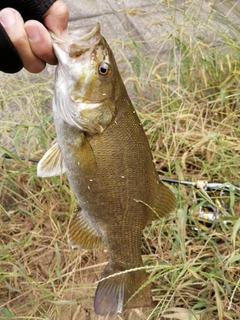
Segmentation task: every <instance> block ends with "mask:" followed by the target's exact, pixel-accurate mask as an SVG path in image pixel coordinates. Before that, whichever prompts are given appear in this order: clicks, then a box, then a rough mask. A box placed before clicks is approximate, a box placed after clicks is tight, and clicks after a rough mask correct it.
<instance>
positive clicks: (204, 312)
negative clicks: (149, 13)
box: [0, 2, 240, 320]
mask: <svg viewBox="0 0 240 320" xmlns="http://www.w3.org/2000/svg"><path fill="white" fill-rule="evenodd" d="M189 3H190V2H189ZM166 6H169V7H168V9H169V14H170V16H171V15H172V16H171V17H172V20H171V19H170V20H171V21H170V20H169V21H170V22H169V23H173V26H174V28H173V29H172V32H171V33H168V34H167V35H166V36H164V37H163V38H161V39H158V41H159V42H158V43H157V46H158V47H162V46H163V44H164V43H168V44H169V50H168V51H167V53H165V55H164V56H161V55H160V54H157V53H156V51H155V55H154V58H151V59H150V58H149V57H150V56H151V54H152V53H149V52H147V54H146V55H145V53H146V52H145V51H144V46H143V43H141V42H139V41H137V40H134V41H133V40H132V39H125V42H124V45H125V47H126V50H127V48H128V50H130V51H131V50H132V52H134V53H136V52H137V54H135V58H134V59H133V60H125V63H126V64H127V68H126V71H125V73H123V76H124V79H125V82H126V85H127V86H128V88H129V90H130V91H131V96H132V98H133V102H134V104H135V106H136V109H137V110H138V113H139V116H140V118H141V120H142V122H143V124H144V128H145V130H146V134H147V136H148V138H149V141H150V145H151V148H152V151H153V156H154V161H155V164H156V167H157V169H158V171H159V173H160V176H162V177H163V176H165V177H172V178H175V179H181V180H189V181H197V180H208V181H212V180H215V181H222V182H230V183H232V184H236V185H239V162H240V156H239V138H240V127H239V119H240V111H239V99H240V95H239V92H240V90H239V86H240V73H239V61H240V59H239V58H240V49H239V46H238V43H237V41H236V39H239V35H240V32H239V29H238V26H237V24H236V23H234V22H233V20H231V18H230V17H229V16H227V15H226V16H224V15H222V16H221V19H224V20H223V23H226V24H227V26H228V29H226V30H227V31H226V30H225V29H224V28H223V29H221V28H214V25H213V24H211V21H212V20H211V17H209V21H208V23H205V22H204V21H203V20H201V19H202V17H200V15H197V16H196V15H195V16H194V18H196V19H193V16H192V15H191V12H192V11H191V9H192V10H195V7H194V6H193V4H191V5H189V7H188V10H186V8H185V9H184V10H185V11H184V12H183V17H184V23H182V21H181V23H180V22H177V20H174V19H173V18H174V14H175V13H176V12H180V13H182V10H183V9H182V8H181V7H179V8H177V7H175V4H174V3H173V2H166ZM235 10H236V9H235ZM199 12H200V11H199ZM172 21H173V22H172ZM191 22H192V23H193V24H194V26H195V27H196V26H197V27H198V29H199V30H200V31H203V33H201V35H200V36H199V35H198V36H197V35H195V34H192V33H191V32H190V31H189V28H185V27H184V26H185V25H186V26H189V25H190V23H191ZM153 23H154V24H155V25H157V24H158V23H159V21H153ZM224 30H225V32H224ZM205 31H206V32H205ZM209 33H211V34H212V35H214V36H213V38H214V39H216V42H215V43H212V42H211V43H209V37H206V39H205V38H204V36H203V35H204V34H206V35H208V34H209ZM210 38H211V37H210ZM112 45H113V47H115V48H116V47H117V46H118V42H115V43H113V44H112ZM122 50H123V49H122ZM123 54H124V50H123ZM1 77H4V81H2V83H1V87H0V90H1V100H0V102H1V107H2V110H3V111H2V112H3V113H4V114H5V113H6V111H7V110H11V112H9V115H6V116H5V117H4V118H1V128H2V130H1V134H2V136H1V143H2V145H1V149H0V153H8V154H9V155H11V156H14V155H15V154H17V155H24V156H25V157H27V158H28V157H32V158H37V159H38V158H40V157H41V155H42V154H43V153H44V150H47V149H48V147H49V145H50V142H51V140H52V139H53V137H54V134H55V133H54V127H53V122H52V115H51V108H50V104H51V98H52V87H53V78H52V79H49V80H48V81H47V82H46V76H45V75H44V74H43V75H39V76H34V77H32V78H29V75H28V74H27V73H25V72H23V73H21V76H20V77H16V76H9V75H1ZM26 105H28V106H30V108H27V109H26V108H25V106H26ZM13 112H14V116H12V113H13ZM16 114H17V116H16ZM18 118H19V119H21V121H18V120H17V119H18ZM0 162H1V169H0V175H1V179H0V197H1V204H0V212H1V219H0V319H39V320H40V319H51V320H53V319H103V318H104V319H105V318H106V319H107V317H98V316H96V315H94V313H93V311H92V307H93V295H94V290H95V287H96V284H95V282H96V281H97V280H98V279H99V276H100V273H101V271H102V269H103V268H104V266H105V265H106V263H107V260H108V253H107V252H106V250H105V248H104V247H102V248H100V249H97V250H93V251H85V250H82V251H78V250H72V249H70V248H69V246H68V244H67V239H66V230H67V225H68V221H69V218H70V216H71V213H72V211H73V210H74V207H75V204H76V201H75V198H74V195H73V193H72V191H71V190H70V189H69V186H68V181H67V179H66V177H65V176H62V177H61V178H52V179H40V178H38V177H36V165H35V164H34V163H31V162H27V161H22V160H19V159H13V160H7V159H3V158H1V159H0ZM170 187H171V189H172V190H173V191H174V193H175V195H176V197H177V200H178V206H177V209H176V210H175V212H173V213H172V214H171V215H170V216H169V217H166V218H165V219H162V220H156V221H154V222H153V223H152V224H151V225H150V226H147V227H146V228H145V230H144V233H143V245H142V253H143V259H144V262H145V266H146V269H147V272H148V273H149V279H150V281H151V282H152V283H153V297H154V300H155V301H156V307H155V308H154V309H153V310H148V311H145V310H140V309H139V310H135V311H128V313H127V314H126V315H123V316H122V315H119V316H116V317H114V319H135V318H136V319H145V320H146V319H149V320H150V319H179V320H182V319H184V320H185V319H194V320H195V319H201V320H210V319H211V320H212V319H216V320H227V319H229V320H239V319H240V306H239V301H240V281H239V274H240V264H239V263H240V251H239V248H240V236H239V229H240V202H239V196H238V195H237V194H235V193H234V192H233V190H232V189H231V190H230V192H229V193H228V192H224V193H223V192H221V191H220V190H212V191H211V192H207V191H205V190H201V189H196V188H190V187H185V186H182V185H171V186H170ZM209 205H211V207H209ZM201 208H205V213H209V211H207V208H208V210H215V212H216V214H218V215H219V216H220V218H219V219H215V220H214V221H206V220H201V219H200V218H199V214H200V210H201ZM213 208H214V209H213ZM205 217H206V216H205ZM134 317H135V318H134Z"/></svg>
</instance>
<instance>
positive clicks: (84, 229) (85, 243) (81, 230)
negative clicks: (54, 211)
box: [68, 208, 102, 249]
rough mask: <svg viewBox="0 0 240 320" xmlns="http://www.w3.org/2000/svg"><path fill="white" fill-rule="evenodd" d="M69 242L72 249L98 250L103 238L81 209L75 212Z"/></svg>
mask: <svg viewBox="0 0 240 320" xmlns="http://www.w3.org/2000/svg"><path fill="white" fill-rule="evenodd" d="M68 241H69V244H70V246H71V247H73V248H74V247H80V248H84V249H92V248H97V247H99V246H100V244H101V243H102V238H101V237H100V236H99V234H98V233H97V231H96V230H95V229H94V228H93V227H92V226H91V225H90V223H89V222H88V221H87V219H86V218H85V217H84V215H83V213H82V210H81V208H78V209H77V210H76V211H75V214H74V216H73V218H72V219H71V221H70V224H69V227H68Z"/></svg>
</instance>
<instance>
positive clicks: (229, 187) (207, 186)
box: [1, 153, 240, 195]
mask: <svg viewBox="0 0 240 320" xmlns="http://www.w3.org/2000/svg"><path fill="white" fill-rule="evenodd" d="M1 157H2V158H5V159H12V160H16V159H18V160H23V161H29V162H33V163H38V162H39V161H40V160H39V159H35V158H26V157H23V156H11V155H9V154H6V153H4V154H2V155H1ZM160 180H161V181H162V182H167V183H172V184H180V185H185V186H189V187H195V188H197V189H202V190H205V191H211V190H218V189H221V190H223V191H226V192H231V191H233V192H234V193H236V194H239V195H240V187H238V186H236V185H233V184H231V183H229V182H209V181H207V180H197V181H193V182H191V181H185V180H177V179H172V178H160Z"/></svg>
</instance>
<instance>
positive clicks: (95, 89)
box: [52, 24, 115, 134]
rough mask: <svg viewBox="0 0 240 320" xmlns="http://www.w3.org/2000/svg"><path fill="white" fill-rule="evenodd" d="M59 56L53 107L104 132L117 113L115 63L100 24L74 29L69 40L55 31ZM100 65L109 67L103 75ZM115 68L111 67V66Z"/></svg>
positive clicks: (66, 117) (74, 121) (69, 118)
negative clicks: (91, 27)
mask: <svg viewBox="0 0 240 320" xmlns="http://www.w3.org/2000/svg"><path fill="white" fill-rule="evenodd" d="M52 38H53V48H54V52H55V54H56V56H57V58H58V66H57V69H56V81H55V96H54V102H53V111H54V112H56V113H57V114H58V115H59V116H60V117H61V118H62V119H63V120H64V121H65V122H66V123H68V124H69V125H70V126H74V127H77V128H78V129H80V130H82V131H85V132H88V133H90V134H95V133H102V132H103V131H104V130H105V129H106V128H107V127H108V125H109V124H110V123H111V122H112V120H113V118H114V116H115V104H114V92H115V89H114V82H113V81H112V80H113V79H112V77H114V70H112V69H114V66H113V67H112V64H114V63H115V61H114V63H112V61H111V50H110V48H109V47H108V45H107V43H106V41H105V39H104V38H103V37H102V36H101V34H100V26H99V24H97V25H96V26H95V27H94V28H93V29H89V28H88V29H87V30H85V33H84V32H82V31H81V32H80V31H75V32H73V33H72V34H71V35H70V36H69V39H68V40H67V41H63V40H61V39H59V38H57V37H56V36H54V35H52ZM101 65H103V67H106V68H109V75H107V76H103V75H102V74H100V71H99V70H105V69H100V68H101ZM111 68H112V69H111Z"/></svg>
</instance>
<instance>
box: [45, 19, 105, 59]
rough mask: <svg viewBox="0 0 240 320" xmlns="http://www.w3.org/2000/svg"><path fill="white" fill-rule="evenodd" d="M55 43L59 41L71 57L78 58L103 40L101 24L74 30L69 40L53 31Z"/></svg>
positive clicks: (52, 35)
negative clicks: (61, 37) (59, 36)
mask: <svg viewBox="0 0 240 320" xmlns="http://www.w3.org/2000/svg"><path fill="white" fill-rule="evenodd" d="M50 34H51V37H52V39H53V43H57V44H58V45H59V46H60V47H61V48H62V49H63V50H64V51H66V52H67V53H68V54H69V56H70V57H71V58H78V57H79V56H81V55H82V54H83V53H85V52H86V51H88V50H89V49H91V48H93V47H94V46H95V45H97V44H98V43H99V41H100V40H101V34H100V24H99V23H97V24H96V26H94V27H86V28H82V29H80V30H74V31H73V32H71V34H70V35H69V38H68V41H65V40H62V39H60V38H58V37H57V36H56V35H55V34H53V33H51V32H50Z"/></svg>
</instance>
